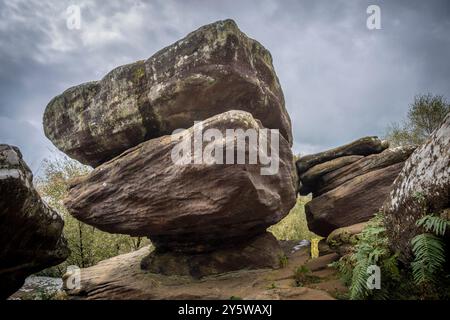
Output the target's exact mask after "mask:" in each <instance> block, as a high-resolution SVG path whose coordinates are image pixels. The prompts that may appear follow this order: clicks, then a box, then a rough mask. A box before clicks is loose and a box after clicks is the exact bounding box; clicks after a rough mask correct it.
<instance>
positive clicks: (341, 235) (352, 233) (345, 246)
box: [327, 222, 367, 256]
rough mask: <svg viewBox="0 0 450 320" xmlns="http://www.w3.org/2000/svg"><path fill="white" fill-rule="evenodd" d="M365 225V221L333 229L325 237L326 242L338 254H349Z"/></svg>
mask: <svg viewBox="0 0 450 320" xmlns="http://www.w3.org/2000/svg"><path fill="white" fill-rule="evenodd" d="M366 225H367V223H366V222H362V223H357V224H354V225H351V226H348V227H342V228H339V229H336V230H333V232H331V233H330V234H329V235H328V237H327V244H328V245H329V247H330V248H331V249H332V250H334V251H335V252H337V253H338V254H339V255H340V256H344V255H346V254H349V253H351V252H352V251H353V249H354V246H355V245H356V244H357V243H358V240H359V239H360V235H361V232H362V231H363V229H364V228H365V226H366Z"/></svg>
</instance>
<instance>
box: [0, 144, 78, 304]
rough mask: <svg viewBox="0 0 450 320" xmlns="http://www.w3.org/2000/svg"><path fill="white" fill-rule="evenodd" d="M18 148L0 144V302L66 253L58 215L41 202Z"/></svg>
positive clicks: (60, 260) (61, 258) (61, 259)
mask: <svg viewBox="0 0 450 320" xmlns="http://www.w3.org/2000/svg"><path fill="white" fill-rule="evenodd" d="M32 181H33V176H32V173H31V171H30V169H29V168H28V166H27V165H26V163H25V162H24V161H23V160H22V154H21V153H20V151H19V149H18V148H16V147H13V146H9V145H5V144H0V299H2V298H6V297H8V296H9V295H11V294H12V293H14V292H15V291H16V290H17V289H19V288H20V287H21V286H22V284H23V283H24V280H25V278H26V277H27V276H29V275H30V274H32V273H35V272H38V271H40V270H42V269H44V268H47V267H50V266H53V265H56V264H58V263H60V262H62V261H64V260H65V259H66V258H67V256H68V254H69V251H68V248H67V246H66V241H65V239H64V238H63V236H62V229H63V225H64V222H63V220H62V218H61V216H59V215H58V213H56V212H55V211H53V210H52V209H50V208H49V207H48V206H47V204H46V203H45V202H43V201H42V200H41V198H40V196H39V195H38V193H37V191H36V190H35V189H34V187H33V182H32Z"/></svg>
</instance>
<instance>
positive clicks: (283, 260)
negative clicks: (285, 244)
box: [278, 254, 289, 268]
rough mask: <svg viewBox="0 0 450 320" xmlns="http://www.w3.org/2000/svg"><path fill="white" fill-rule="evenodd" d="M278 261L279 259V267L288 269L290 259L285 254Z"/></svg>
mask: <svg viewBox="0 0 450 320" xmlns="http://www.w3.org/2000/svg"><path fill="white" fill-rule="evenodd" d="M278 259H279V265H280V268H286V267H287V265H288V263H289V258H288V256H287V255H285V254H283V255H281V256H279V258H278Z"/></svg>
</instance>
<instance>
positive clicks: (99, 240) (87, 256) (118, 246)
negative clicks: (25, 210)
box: [36, 158, 149, 276]
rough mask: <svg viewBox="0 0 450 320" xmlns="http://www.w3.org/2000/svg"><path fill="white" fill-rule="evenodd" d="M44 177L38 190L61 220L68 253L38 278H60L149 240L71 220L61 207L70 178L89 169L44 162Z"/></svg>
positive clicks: (63, 162) (62, 162)
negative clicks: (68, 270)
mask: <svg viewBox="0 0 450 320" xmlns="http://www.w3.org/2000/svg"><path fill="white" fill-rule="evenodd" d="M42 168H43V174H42V175H41V176H40V177H39V178H38V179H37V181H36V184H37V189H38V191H39V193H40V194H41V196H42V198H43V199H44V200H45V201H46V202H47V203H48V204H49V205H50V206H51V207H52V208H53V209H54V210H56V211H57V212H58V213H59V214H61V215H62V216H63V218H64V230H63V232H64V236H65V238H66V239H67V243H68V246H69V249H70V251H71V253H70V256H69V257H68V259H67V260H66V261H65V262H63V263H62V264H60V265H58V266H55V267H52V268H49V269H46V270H44V271H42V272H40V274H41V275H47V276H62V275H63V274H64V273H65V271H66V268H67V266H69V265H76V266H79V267H82V268H85V267H89V266H91V265H94V264H96V263H98V262H99V261H101V260H104V259H108V258H111V257H114V256H116V255H119V254H122V253H126V252H130V251H133V250H137V249H138V248H140V247H142V246H144V245H147V244H148V243H149V241H148V240H147V239H143V238H132V237H130V236H128V235H119V234H110V233H107V232H103V231H100V230H98V229H96V228H94V227H92V226H89V225H87V224H85V223H83V222H81V221H78V220H77V219H75V218H74V217H72V216H71V215H70V214H69V213H68V212H67V209H66V208H65V207H64V204H63V199H64V198H65V197H66V195H67V191H68V185H69V181H70V180H71V179H74V178H77V177H80V176H83V175H85V174H88V173H89V171H90V168H89V167H86V166H83V165H81V164H79V163H78V162H76V161H74V160H71V159H68V158H64V159H62V160H55V161H48V160H46V161H44V163H43V166H42Z"/></svg>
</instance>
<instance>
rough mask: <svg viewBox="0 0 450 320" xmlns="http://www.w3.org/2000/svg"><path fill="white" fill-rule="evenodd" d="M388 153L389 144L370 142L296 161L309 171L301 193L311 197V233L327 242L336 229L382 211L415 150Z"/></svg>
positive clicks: (361, 141) (307, 209) (302, 175)
mask: <svg viewBox="0 0 450 320" xmlns="http://www.w3.org/2000/svg"><path fill="white" fill-rule="evenodd" d="M387 147H388V144H387V143H386V142H384V141H381V140H379V139H378V138H376V137H367V138H363V139H359V140H357V141H355V142H352V143H350V144H348V145H345V146H343V147H338V148H335V149H332V150H330V151H325V152H322V153H319V154H316V155H311V156H306V158H307V159H306V160H305V159H304V158H300V159H299V160H298V161H297V169H298V168H299V167H300V168H303V169H305V168H307V169H306V171H303V172H301V171H299V176H300V184H299V192H300V194H302V195H306V194H308V193H312V194H313V198H312V200H311V201H310V202H308V203H307V204H306V206H305V213H306V218H307V221H308V226H309V228H310V230H311V231H313V232H315V233H317V234H319V235H321V236H328V235H329V234H330V232H332V231H333V230H335V229H337V228H341V227H346V226H350V225H354V224H358V223H361V222H365V221H368V220H369V219H370V218H371V217H372V216H373V215H374V214H375V213H377V212H378V211H379V208H380V207H381V205H382V203H383V201H384V199H385V198H386V196H387V195H388V193H389V191H390V188H391V185H392V183H393V181H394V180H395V178H396V177H397V175H398V173H399V172H400V170H401V169H402V167H403V164H404V161H405V160H406V159H407V158H408V157H409V156H410V155H411V153H412V152H413V151H414V149H415V147H413V146H405V147H398V148H391V149H385V148H387ZM383 149H385V150H384V151H382V150H383ZM381 151H382V152H381ZM320 161H323V162H320ZM311 163H314V165H312V166H309V165H310V164H311Z"/></svg>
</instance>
